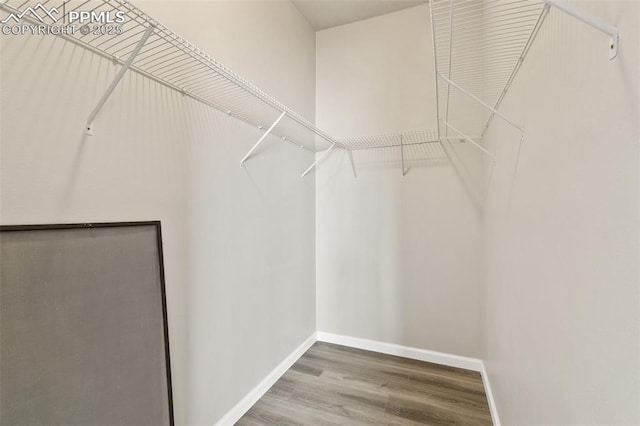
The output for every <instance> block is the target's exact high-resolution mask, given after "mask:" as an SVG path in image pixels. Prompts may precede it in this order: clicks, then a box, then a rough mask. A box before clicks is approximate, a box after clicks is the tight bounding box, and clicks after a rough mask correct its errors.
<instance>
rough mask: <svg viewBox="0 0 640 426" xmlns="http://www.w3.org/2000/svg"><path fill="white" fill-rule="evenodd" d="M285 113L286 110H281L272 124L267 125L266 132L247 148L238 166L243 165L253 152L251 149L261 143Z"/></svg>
mask: <svg viewBox="0 0 640 426" xmlns="http://www.w3.org/2000/svg"><path fill="white" fill-rule="evenodd" d="M285 115H287V112H286V111H282V114H280V116H279V117H278V118H276V121H274V122H273V124H272V125H271V127H269V128H268V129H267V131H266V132H264V133H263V134H262V136H260V139H258V142H256V144H255V145H254V146H253V147H252V148H251V149H250V150H249V152H247V155H245V156H244V157H243V158H242V160H240V167H243V166H244V162H245V161H247V158H249V157H250V156H251V154H253V151H255V150H256V148H258V146H259V145H260V144H261V143H262V141H263V140H265V138H266V137H267V136H268V135H269V133H271V131H272V130H273V129H274V128H275V127H276V126H277V125H278V123H279V122H280V120H282V118H283V117H284V116H285Z"/></svg>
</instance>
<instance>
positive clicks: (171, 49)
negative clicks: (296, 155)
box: [0, 0, 344, 152]
mask: <svg viewBox="0 0 640 426" xmlns="http://www.w3.org/2000/svg"><path fill="white" fill-rule="evenodd" d="M0 7H1V8H2V9H3V10H5V11H6V12H10V13H15V14H16V15H18V14H20V15H22V12H24V11H26V10H28V9H29V8H30V7H31V8H33V10H35V11H36V14H37V15H41V16H42V17H43V18H44V19H45V20H44V21H43V19H40V21H41V22H38V20H37V19H36V18H37V17H36V16H35V15H34V14H24V16H20V18H21V19H25V20H26V21H31V22H32V23H35V24H42V23H44V24H47V25H53V24H56V25H59V24H61V23H63V22H65V20H67V19H68V17H69V16H70V13H72V12H78V11H88V12H95V13H96V14H99V13H101V12H105V13H107V12H109V13H110V14H111V16H115V14H116V13H117V12H120V13H121V14H122V13H124V14H125V15H126V20H125V22H123V23H121V24H120V25H121V29H122V31H118V33H114V34H108V33H107V31H104V33H101V32H97V34H96V33H94V32H89V33H88V34H82V33H81V32H80V31H75V32H74V34H58V35H59V36H60V37H62V38H64V39H66V40H68V41H71V42H74V43H76V44H79V45H81V46H82V47H84V48H86V49H88V50H91V51H93V52H94V53H97V54H99V55H101V56H103V57H106V58H110V59H113V60H115V61H117V62H119V63H124V62H125V61H126V60H127V58H128V57H129V56H130V55H131V54H132V52H134V50H135V49H136V46H137V45H138V42H139V41H140V40H141V39H142V37H143V36H144V34H145V32H146V31H147V29H148V28H149V27H153V33H152V34H151V35H150V36H149V38H148V39H147V40H146V42H145V43H144V45H143V46H142V48H141V50H140V51H139V53H138V54H137V55H136V56H135V59H134V60H133V62H132V64H131V66H130V69H132V70H133V71H135V72H138V73H140V74H143V75H145V76H147V77H148V78H151V79H153V80H155V81H157V82H159V83H161V84H163V85H166V86H168V87H170V88H172V89H175V90H177V91H179V92H181V93H183V94H185V95H187V96H189V97H191V98H194V99H196V100H198V101H200V102H203V103H205V104H207V105H209V106H211V107H213V108H216V109H218V110H220V111H222V112H224V113H226V114H228V115H230V116H233V117H235V118H237V119H240V120H242V121H244V122H246V123H248V124H251V125H253V126H255V127H258V128H260V129H267V128H268V127H269V126H270V125H271V124H272V123H273V122H274V121H275V120H276V119H277V118H278V117H279V115H280V114H281V113H282V112H286V116H285V118H284V119H283V120H281V121H280V122H279V124H278V126H277V127H276V128H275V129H273V131H272V132H271V133H272V134H273V135H275V136H279V137H281V138H282V139H284V140H287V141H289V142H292V143H295V144H296V145H298V146H300V147H302V148H305V149H308V150H311V151H313V152H317V151H321V150H324V149H327V147H328V146H331V145H332V144H334V143H335V144H336V147H337V148H344V147H343V146H342V145H341V144H340V143H339V142H337V141H336V140H334V139H333V138H331V137H330V136H328V135H327V134H325V133H324V132H322V131H321V130H320V129H318V128H317V127H315V126H314V125H313V124H312V123H311V122H310V121H308V120H307V119H305V118H304V117H302V116H301V115H300V114H298V113H296V112H295V111H293V110H291V109H290V108H288V107H287V106H285V105H284V104H282V103H281V102H279V101H277V100H275V99H274V98H273V97H271V96H270V95H268V94H267V93H265V92H264V91H262V90H261V89H259V88H258V87H257V86H255V85H254V84H252V83H250V82H249V81H247V80H246V79H244V78H243V77H241V76H240V75H238V74H236V73H235V72H233V71H231V70H230V69H229V68H228V67H226V66H225V65H223V64H222V63H220V62H219V61H217V60H215V59H214V58H212V57H211V56H209V55H208V54H206V53H205V52H203V51H202V50H200V49H199V48H198V47H196V46H195V45H193V44H192V43H190V42H188V41H187V40H184V39H183V38H182V37H180V36H179V35H177V34H176V33H174V32H172V31H171V30H169V29H168V28H166V27H165V26H163V25H162V24H160V23H159V22H157V21H156V20H155V19H153V18H151V17H150V16H149V15H147V14H145V13H144V12H142V11H141V10H140V9H138V8H137V7H135V6H133V5H132V4H131V3H129V2H127V1H125V0H85V1H81V0H78V1H73V2H68V1H63V0H42V1H36V0H26V1H25V0H5V1H4V2H3V3H2V4H0ZM44 8H46V10H48V11H53V10H54V9H53V8H55V13H56V15H55V16H54V15H53V14H49V16H45V15H44V14H43V13H38V11H39V10H40V11H43V10H45V9H44ZM18 16H19V15H18ZM54 18H57V20H56V19H54ZM38 19H39V18H38Z"/></svg>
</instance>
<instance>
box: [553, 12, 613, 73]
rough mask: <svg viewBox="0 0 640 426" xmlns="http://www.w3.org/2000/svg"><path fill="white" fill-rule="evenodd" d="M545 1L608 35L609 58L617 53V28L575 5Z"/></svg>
mask: <svg viewBox="0 0 640 426" xmlns="http://www.w3.org/2000/svg"><path fill="white" fill-rule="evenodd" d="M544 2H545V3H547V4H550V5H551V6H554V7H557V8H558V9H560V10H561V11H563V12H564V13H566V14H569V15H571V16H573V17H574V18H576V19H578V20H579V21H582V22H584V23H585V24H587V25H589V26H591V27H593V28H595V29H597V30H599V31H602V32H603V33H605V34H607V35H608V36H609V60H611V59H613V58H615V57H616V55H617V54H618V28H617V27H615V26H613V25H611V24H609V23H608V22H604V21H601V20H600V19H598V18H594V17H593V16H589V15H587V14H586V13H584V12H583V11H582V10H580V9H578V8H577V7H575V6H573V5H571V4H569V3H567V2H565V1H562V0H544Z"/></svg>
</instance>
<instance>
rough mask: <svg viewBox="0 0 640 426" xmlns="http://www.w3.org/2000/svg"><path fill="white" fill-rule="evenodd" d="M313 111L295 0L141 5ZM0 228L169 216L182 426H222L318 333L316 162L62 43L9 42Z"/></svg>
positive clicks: (310, 35)
mask: <svg viewBox="0 0 640 426" xmlns="http://www.w3.org/2000/svg"><path fill="white" fill-rule="evenodd" d="M136 4H137V5H138V6H139V7H141V8H142V9H143V10H145V11H147V12H148V13H150V14H151V15H154V16H157V19H158V20H159V21H160V22H162V23H163V24H165V25H166V26H168V27H169V28H172V29H174V30H175V31H176V32H177V33H179V34H182V35H183V36H184V37H185V38H187V39H189V40H190V41H193V42H195V43H196V44H198V45H199V46H200V47H201V48H202V49H203V50H204V51H206V52H208V53H210V54H211V55H212V56H213V57H216V58H217V59H219V60H220V61H222V62H223V63H225V64H227V65H228V66H230V67H232V69H234V70H235V71H237V72H238V73H240V74H241V75H243V76H244V77H246V78H247V79H249V80H250V81H254V82H255V83H257V84H259V85H260V86H261V87H262V88H263V89H264V90H266V91H267V92H269V93H271V94H272V95H273V96H274V97H275V98H276V99H279V100H281V101H282V102H286V103H288V104H289V105H290V106H291V107H292V108H294V109H296V110H297V111H299V112H300V113H302V114H303V115H305V116H307V117H310V118H313V116H314V67H315V65H314V63H315V53H314V49H315V41H314V39H315V37H314V32H313V31H312V30H311V28H310V27H309V25H308V24H307V22H306V21H305V20H304V19H303V18H302V17H301V16H300V14H299V13H298V11H297V10H296V9H295V8H294V7H293V6H292V5H291V4H290V3H289V2H268V3H264V2H182V1H180V2H178V1H172V2H149V3H147V2H136ZM1 40H2V41H1V42H2V45H1V48H2V66H1V73H2V74H1V80H0V82H1V90H2V91H1V103H0V105H1V107H2V113H1V116H0V118H1V120H2V121H1V125H2V130H1V143H0V148H1V150H0V153H1V161H2V162H1V174H0V177H1V186H0V189H1V194H0V195H1V197H0V201H1V210H0V213H1V223H2V224H24V223H29V224H31V223H60V222H62V223H68V222H103V221H133V220H155V219H157V220H161V221H162V231H163V239H164V241H163V242H164V255H165V270H166V287H167V303H168V315H169V329H170V343H171V356H172V359H171V361H172V372H173V385H174V399H175V408H176V415H177V423H178V424H187V423H188V424H213V423H215V422H216V421H217V420H218V419H219V418H220V417H221V416H222V415H223V414H225V413H226V412H227V411H228V410H229V409H230V408H231V407H232V406H233V405H234V404H235V403H237V402H238V401H239V400H240V399H241V398H242V397H244V396H245V395H246V394H247V393H248V392H249V390H251V389H252V388H253V387H254V386H255V385H257V384H258V382H259V381H260V380H261V379H262V378H264V377H265V376H266V375H267V373H269V372H270V371H271V370H272V369H273V368H274V367H276V366H277V365H278V364H279V363H280V362H281V361H282V359H284V358H285V357H286V355H288V354H289V353H290V352H291V351H292V350H294V349H295V348H296V347H297V346H298V345H299V344H300V343H301V342H302V341H304V340H305V339H306V338H308V337H309V335H310V334H311V333H312V332H314V331H315V329H316V327H315V312H314V309H315V290H314V280H315V276H314V274H315V269H314V256H315V255H314V250H315V242H314V241H315V240H314V232H315V230H314V226H315V221H314V214H315V210H314V200H315V199H314V186H315V182H314V180H313V179H305V180H301V179H300V178H299V175H300V173H301V171H302V170H304V169H305V168H306V167H307V166H308V164H310V163H311V162H312V161H313V154H311V153H309V152H307V151H304V150H301V149H300V148H298V147H295V146H292V145H290V144H286V143H282V142H280V141H278V140H277V139H273V138H269V139H268V140H267V141H266V142H265V144H264V147H263V148H261V149H260V150H259V151H257V152H256V155H255V156H254V157H253V158H252V159H250V160H249V161H248V162H247V163H246V164H245V167H244V168H243V169H241V168H240V167H238V165H239V160H240V159H241V158H242V157H243V156H244V154H245V153H246V152H247V151H248V150H249V148H250V147H251V146H252V145H253V144H254V143H255V142H256V140H257V139H258V138H259V136H260V131H258V130H257V129H254V128H252V127H248V126H247V125H245V124H243V123H241V122H239V121H237V120H235V119H232V118H229V117H228V116H227V115H226V114H222V113H219V112H218V111H216V110H212V109H211V108H209V107H206V106H204V105H202V104H200V103H197V102H196V101H193V100H191V99H190V98H187V97H184V96H182V95H181V94H180V93H177V92H175V91H172V90H170V89H167V88H166V87H164V86H161V85H159V84H157V83H155V82H153V81H150V80H148V79H146V78H144V77H142V76H140V75H137V74H135V73H127V74H126V75H125V76H124V79H123V80H122V82H121V84H120V85H119V86H118V88H117V89H116V90H115V92H114V93H113V95H112V97H111V98H110V99H109V100H108V102H107V103H106V105H105V107H104V109H103V110H102V111H101V112H100V114H99V116H98V118H97V119H96V121H95V131H94V135H93V136H91V137H86V136H84V135H83V134H82V128H83V125H84V121H85V119H86V118H87V116H88V114H89V112H90V111H91V110H92V109H93V107H94V106H95V104H96V102H97V100H98V99H99V98H100V96H101V95H102V93H103V91H104V90H105V89H106V87H107V86H108V85H109V83H110V81H111V79H112V78H113V76H114V75H115V74H116V72H117V70H118V67H117V66H115V65H114V64H113V63H112V62H111V61H110V60H107V59H102V58H100V57H98V56H95V55H93V54H91V53H89V52H88V51H85V50H83V49H82V48H80V47H77V46H75V45H73V44H70V43H68V42H65V41H64V40H62V39H59V38H56V37H53V36H35V37H34V36H3V37H2V39H1Z"/></svg>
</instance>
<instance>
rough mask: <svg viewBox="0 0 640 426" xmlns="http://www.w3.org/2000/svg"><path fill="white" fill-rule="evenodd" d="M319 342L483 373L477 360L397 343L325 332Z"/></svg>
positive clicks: (321, 334)
mask: <svg viewBox="0 0 640 426" xmlns="http://www.w3.org/2000/svg"><path fill="white" fill-rule="evenodd" d="M318 340H319V341H321V342H327V343H335V344H336V345H343V346H351V347H352V348H358V349H364V350H367V351H373V352H380V353H383V354H387V355H396V356H401V357H405V358H411V359H417V360H419V361H427V362H433V363H435V364H442V365H448V366H450V367H458V368H464V369H466V370H473V371H478V372H481V371H482V361H481V360H479V359H477V358H468V357H465V356H460V355H452V354H447V353H444V352H436V351H430V350H427V349H419V348H413V347H410V346H402V345H396V344H395V343H386V342H378V341H375V340H367V339H360V338H358V337H349V336H341V335H339V334H332V333H325V332H323V331H318Z"/></svg>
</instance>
